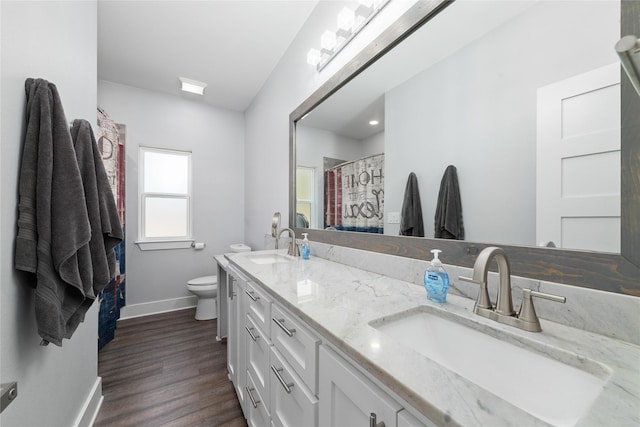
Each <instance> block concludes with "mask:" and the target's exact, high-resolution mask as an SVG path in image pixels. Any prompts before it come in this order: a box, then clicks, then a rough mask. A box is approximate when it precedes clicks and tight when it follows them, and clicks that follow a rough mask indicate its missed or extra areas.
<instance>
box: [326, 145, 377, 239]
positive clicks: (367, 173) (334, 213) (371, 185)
mask: <svg viewBox="0 0 640 427" xmlns="http://www.w3.org/2000/svg"><path fill="white" fill-rule="evenodd" d="M324 177H325V185H324V188H325V197H324V226H325V228H327V227H334V228H336V229H338V230H345V231H361V232H367V233H380V234H382V233H383V232H384V154H376V155H374V156H369V157H364V158H362V159H359V160H355V161H352V162H347V163H343V164H341V165H338V166H336V167H334V168H331V169H327V170H326V171H325V173H324Z"/></svg>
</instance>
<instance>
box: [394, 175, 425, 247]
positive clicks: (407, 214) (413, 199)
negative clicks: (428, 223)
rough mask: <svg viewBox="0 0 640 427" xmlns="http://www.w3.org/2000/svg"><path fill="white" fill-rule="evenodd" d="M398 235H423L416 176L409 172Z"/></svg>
mask: <svg viewBox="0 0 640 427" xmlns="http://www.w3.org/2000/svg"><path fill="white" fill-rule="evenodd" d="M400 235H401V236H415V237H424V222H423V220H422V206H421V204H420V192H419V191H418V178H417V177H416V174H415V173H413V172H411V173H410V174H409V179H408V180H407V186H406V188H405V190H404V199H403V200H402V213H401V218H400Z"/></svg>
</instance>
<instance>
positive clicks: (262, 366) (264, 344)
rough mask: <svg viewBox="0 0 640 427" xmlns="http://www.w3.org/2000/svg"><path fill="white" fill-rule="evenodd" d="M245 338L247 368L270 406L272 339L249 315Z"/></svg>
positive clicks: (265, 402)
mask: <svg viewBox="0 0 640 427" xmlns="http://www.w3.org/2000/svg"><path fill="white" fill-rule="evenodd" d="M246 322H247V323H246V326H245V330H244V337H245V338H244V339H246V340H247V369H248V370H249V372H250V373H251V377H252V378H253V382H254V384H255V388H256V389H257V390H258V392H259V393H260V395H261V396H262V397H263V398H264V404H265V406H267V407H269V377H270V374H269V371H270V368H269V357H270V355H269V349H270V348H271V341H269V338H267V336H266V334H265V333H264V331H263V330H262V329H261V328H260V327H258V325H256V323H255V321H254V320H253V319H252V318H251V316H249V315H247V319H246Z"/></svg>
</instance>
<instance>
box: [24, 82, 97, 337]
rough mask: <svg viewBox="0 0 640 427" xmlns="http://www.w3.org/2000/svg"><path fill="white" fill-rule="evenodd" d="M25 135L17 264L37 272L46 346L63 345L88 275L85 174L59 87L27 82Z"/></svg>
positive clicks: (38, 315)
mask: <svg viewBox="0 0 640 427" xmlns="http://www.w3.org/2000/svg"><path fill="white" fill-rule="evenodd" d="M25 90H26V96H27V109H26V115H27V116H26V133H25V139H24V145H23V152H22V153H23V154H22V164H21V167H20V177H19V203H18V234H17V237H16V248H15V266H16V268H17V269H18V270H23V271H27V272H31V273H35V274H36V277H37V285H36V290H35V302H34V305H35V314H36V323H37V326H38V333H39V334H40V336H41V337H42V339H43V343H48V342H52V343H54V344H56V345H59V346H60V345H62V338H64V337H65V334H66V325H67V322H68V321H69V319H70V318H71V316H72V315H73V313H75V312H76V310H77V309H78V308H79V307H80V306H81V305H82V304H83V302H84V300H85V289H86V287H85V282H86V280H87V278H88V277H90V268H91V264H90V260H91V258H90V255H89V240H90V238H91V228H90V225H89V219H88V218H87V204H86V202H85V197H84V189H83V186H82V177H81V175H80V169H79V168H78V162H77V161H76V155H75V150H74V148H73V142H72V140H71V133H70V132H69V124H68V122H67V119H66V117H65V114H64V110H63V108H62V102H61V100H60V95H59V94H58V90H57V88H56V86H55V85H54V84H53V83H49V82H48V81H46V80H44V79H27V80H26V82H25Z"/></svg>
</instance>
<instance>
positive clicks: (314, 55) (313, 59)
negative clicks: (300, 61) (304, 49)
mask: <svg viewBox="0 0 640 427" xmlns="http://www.w3.org/2000/svg"><path fill="white" fill-rule="evenodd" d="M321 57H322V54H321V53H320V51H319V50H318V49H309V52H308V53H307V64H309V65H313V66H314V67H315V66H317V65H318V64H319V63H320V58H321Z"/></svg>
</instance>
